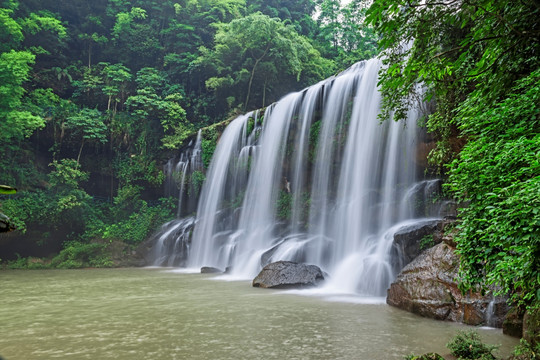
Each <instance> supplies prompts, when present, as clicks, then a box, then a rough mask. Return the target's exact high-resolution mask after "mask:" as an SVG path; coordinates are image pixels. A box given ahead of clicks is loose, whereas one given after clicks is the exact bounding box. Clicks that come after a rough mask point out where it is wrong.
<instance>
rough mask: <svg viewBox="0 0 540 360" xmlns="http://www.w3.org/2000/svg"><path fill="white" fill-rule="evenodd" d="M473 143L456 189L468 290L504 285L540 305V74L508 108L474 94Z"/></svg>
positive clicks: (468, 112) (466, 116)
mask: <svg viewBox="0 0 540 360" xmlns="http://www.w3.org/2000/svg"><path fill="white" fill-rule="evenodd" d="M460 116H461V123H462V125H461V129H462V131H463V133H464V134H465V136H468V137H469V142H468V143H467V145H466V146H465V147H464V149H463V150H462V152H461V154H460V156H459V158H458V159H457V160H455V161H454V162H453V163H452V167H451V171H450V178H449V187H450V189H451V190H452V191H454V193H455V194H456V195H457V196H458V198H459V200H461V201H462V202H464V203H468V204H469V205H468V206H467V207H465V208H464V209H462V211H461V213H460V217H461V218H462V219H463V222H462V223H461V225H460V227H459V228H460V232H459V235H458V237H457V238H456V241H457V244H458V245H457V250H458V253H459V254H460V255H461V271H460V274H461V281H462V287H463V289H465V290H466V289H469V288H471V287H473V286H474V285H475V284H478V283H480V284H486V283H487V284H493V285H496V286H501V292H503V293H508V294H512V297H513V300H514V301H515V302H517V303H521V304H532V303H534V302H538V300H540V291H538V289H539V280H540V278H539V274H540V265H539V262H538V255H539V254H540V151H539V149H540V70H537V71H535V72H533V73H532V74H531V75H530V76H529V77H527V78H525V79H523V80H522V81H520V82H519V84H518V86H517V87H516V88H515V89H513V92H512V93H511V94H509V95H508V96H507V97H506V99H505V100H504V101H501V102H499V103H496V104H492V103H488V102H487V100H486V99H485V98H484V97H482V96H481V94H479V93H474V94H473V95H472V96H471V97H470V98H469V100H467V101H466V102H464V103H463V105H462V106H461V108H460Z"/></svg>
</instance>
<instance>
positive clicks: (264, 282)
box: [253, 261, 324, 288]
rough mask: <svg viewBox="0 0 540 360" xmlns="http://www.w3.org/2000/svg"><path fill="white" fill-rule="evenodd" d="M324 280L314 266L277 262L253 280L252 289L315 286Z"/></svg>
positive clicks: (266, 267)
mask: <svg viewBox="0 0 540 360" xmlns="http://www.w3.org/2000/svg"><path fill="white" fill-rule="evenodd" d="M322 280H324V275H323V272H322V271H321V269H320V268H319V267H318V266H315V265H306V264H298V263H295V262H292V261H278V262H274V263H271V264H268V265H266V266H265V267H264V268H263V269H262V270H261V272H260V273H259V275H257V277H256V278H255V279H253V286H254V287H262V288H284V287H286V288H291V287H305V286H316V285H317V284H318V283H319V282H321V281H322Z"/></svg>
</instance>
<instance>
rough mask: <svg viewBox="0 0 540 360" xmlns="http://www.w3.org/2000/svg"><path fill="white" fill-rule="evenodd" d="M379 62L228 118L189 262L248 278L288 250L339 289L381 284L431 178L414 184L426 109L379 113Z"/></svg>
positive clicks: (365, 289) (368, 291) (373, 288)
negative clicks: (392, 116)
mask: <svg viewBox="0 0 540 360" xmlns="http://www.w3.org/2000/svg"><path fill="white" fill-rule="evenodd" d="M380 66H381V63H380V61H379V60H376V59H374V60H369V61H365V62H360V63H358V64H356V65H354V66H353V67H351V68H350V69H348V70H347V71H345V72H343V73H341V74H340V75H338V76H336V77H335V78H331V79H328V80H325V81H322V82H320V83H318V84H316V85H314V86H312V87H310V88H308V89H306V90H304V91H302V92H298V93H293V94H290V95H288V96H286V97H285V98H283V99H282V100H280V101H279V102H277V103H275V104H273V105H272V106H270V107H269V108H268V109H267V110H266V112H265V113H264V116H263V119H262V127H259V126H258V125H259V123H258V121H259V120H258V119H257V116H255V114H253V113H252V114H247V115H244V116H241V117H239V118H237V119H236V120H234V121H232V122H231V123H230V124H229V126H228V127H227V128H226V130H225V131H224V133H223V134H222V136H221V138H220V141H219V143H218V145H217V148H216V151H215V154H214V157H213V159H212V161H211V164H210V167H209V169H208V171H207V177H206V181H205V183H204V185H203V189H202V193H201V197H200V200H199V206H198V210H197V220H196V224H195V228H194V232H193V237H192V239H191V248H190V252H189V259H188V262H187V265H188V266H189V267H202V266H213V267H217V268H221V269H225V268H226V267H231V274H232V276H234V277H236V278H246V279H247V278H253V277H254V276H255V275H256V274H257V272H258V271H259V270H260V269H261V268H262V266H264V265H265V264H267V263H269V262H271V261H277V260H292V261H299V262H307V263H311V264H315V265H318V266H319V267H321V268H322V269H323V270H324V271H326V272H327V273H328V274H330V276H331V278H330V280H329V281H327V285H326V286H328V287H329V288H333V289H335V290H336V291H341V292H347V293H349V292H352V293H359V294H363V295H375V296H380V295H382V294H383V293H384V291H385V290H386V288H387V287H388V285H389V283H390V281H391V280H392V279H393V278H394V276H395V275H396V274H395V273H396V271H397V270H399V269H398V266H397V265H396V264H399V261H397V260H396V259H393V258H392V255H391V254H392V251H391V248H392V241H393V234H394V233H395V232H396V231H397V230H399V229H400V228H401V227H402V225H403V224H404V223H406V224H410V223H411V219H414V218H416V217H419V212H418V211H415V210H414V208H412V207H411V204H410V201H411V197H412V196H413V195H412V194H416V192H418V190H419V189H420V188H421V189H423V190H425V191H427V190H426V189H427V188H428V187H429V186H431V185H430V184H429V183H424V185H418V184H417V180H418V179H417V175H418V173H419V171H418V167H417V166H416V164H415V156H416V142H417V132H418V127H417V126H416V120H417V118H418V114H417V113H416V112H414V111H411V112H410V113H409V116H408V119H407V121H406V123H403V122H394V121H385V122H382V123H381V122H380V121H379V120H378V118H377V116H378V114H379V111H380V102H381V96H380V93H379V91H378V89H377V76H378V71H379V69H380ZM250 122H251V125H253V124H254V126H252V128H253V130H252V131H251V133H248V131H247V130H248V127H250V125H249V124H250ZM415 188H416V190H414V189H415ZM408 189H412V190H409V191H408ZM240 204H241V206H240ZM429 215H432V214H426V213H424V214H422V215H421V216H420V217H426V216H429Z"/></svg>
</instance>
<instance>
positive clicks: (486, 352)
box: [446, 331, 498, 360]
mask: <svg viewBox="0 0 540 360" xmlns="http://www.w3.org/2000/svg"><path fill="white" fill-rule="evenodd" d="M446 347H447V348H448V349H450V352H451V353H452V355H454V356H455V357H457V358H458V359H471V360H492V359H495V356H493V354H491V352H492V351H493V350H495V349H497V347H498V346H496V345H486V344H484V343H483V342H482V340H481V339H480V336H479V335H478V333H477V332H476V331H458V333H457V335H456V336H455V337H454V338H453V339H452V340H450V342H449V343H448V344H446Z"/></svg>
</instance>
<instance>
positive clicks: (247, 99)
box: [244, 57, 262, 111]
mask: <svg viewBox="0 0 540 360" xmlns="http://www.w3.org/2000/svg"><path fill="white" fill-rule="evenodd" d="M261 59H262V57H261V58H258V59H257V60H255V65H253V69H252V70H251V76H250V78H249V85H248V91H247V96H246V103H245V104H244V111H247V107H248V103H249V96H250V94H251V85H252V84H253V77H254V76H255V69H257V65H259V61H261Z"/></svg>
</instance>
